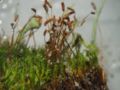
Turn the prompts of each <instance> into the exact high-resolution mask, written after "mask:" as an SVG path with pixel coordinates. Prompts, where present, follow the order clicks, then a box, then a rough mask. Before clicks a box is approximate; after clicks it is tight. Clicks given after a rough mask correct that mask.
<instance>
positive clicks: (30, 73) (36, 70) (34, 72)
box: [0, 0, 106, 90]
mask: <svg viewBox="0 0 120 90" xmlns="http://www.w3.org/2000/svg"><path fill="white" fill-rule="evenodd" d="M92 6H93V9H94V12H93V11H92V12H90V14H95V9H96V7H95V5H94V4H93V3H92ZM43 8H44V9H45V12H46V15H47V16H48V17H47V18H46V20H45V22H43V18H42V16H39V15H36V9H34V8H32V11H33V12H34V13H35V14H34V15H33V16H32V17H31V18H30V19H29V20H28V22H27V23H26V24H25V26H24V27H23V28H22V29H21V30H20V31H19V33H18V35H17V38H16V39H14V30H15V28H16V27H17V24H18V19H19V16H18V15H16V16H15V20H14V23H12V24H11V27H12V29H13V35H12V38H11V40H5V41H2V37H0V90H83V89H84V90H106V88H105V87H104V85H106V80H105V78H104V72H103V70H102V69H101V67H100V66H99V63H98V48H97V47H96V45H95V44H93V43H92V44H86V43H85V41H84V39H83V38H82V36H81V35H80V34H78V33H75V29H76V27H78V26H80V25H83V24H84V22H85V20H86V17H85V18H83V20H82V21H81V22H80V21H79V20H78V19H77V18H76V13H75V10H74V9H73V8H71V7H66V6H65V4H64V2H61V8H62V12H63V13H62V15H61V16H59V17H58V16H55V15H54V14H53V13H52V8H53V7H52V5H51V4H50V3H49V2H48V1H47V0H45V2H44V5H43ZM42 24H44V26H45V28H46V29H45V31H44V34H43V36H44V37H45V46H44V47H40V48H30V47H28V46H27V44H28V42H29V39H30V38H32V37H33V38H34V29H39V28H40V26H41V25H42ZM27 35H28V40H27V41H24V39H25V38H26V36H27ZM46 36H47V37H49V39H48V40H46ZM34 44H35V42H34ZM94 77H96V78H94ZM88 78H89V79H91V80H88ZM97 81H98V83H97ZM90 83H91V84H90ZM98 87H99V89H98ZM90 88H91V89H90Z"/></svg>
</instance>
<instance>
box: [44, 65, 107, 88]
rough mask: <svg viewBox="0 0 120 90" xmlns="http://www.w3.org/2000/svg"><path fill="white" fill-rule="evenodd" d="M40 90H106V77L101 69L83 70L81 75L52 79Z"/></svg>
mask: <svg viewBox="0 0 120 90" xmlns="http://www.w3.org/2000/svg"><path fill="white" fill-rule="evenodd" d="M42 90H108V87H107V83H106V77H105V74H104V71H103V69H102V68H101V67H91V68H87V69H86V70H84V73H83V75H82V76H81V75H79V76H78V75H73V76H72V77H71V76H70V75H68V74H66V79H64V80H61V79H54V80H52V81H50V82H48V83H47V85H46V84H45V86H44V87H43V88H42Z"/></svg>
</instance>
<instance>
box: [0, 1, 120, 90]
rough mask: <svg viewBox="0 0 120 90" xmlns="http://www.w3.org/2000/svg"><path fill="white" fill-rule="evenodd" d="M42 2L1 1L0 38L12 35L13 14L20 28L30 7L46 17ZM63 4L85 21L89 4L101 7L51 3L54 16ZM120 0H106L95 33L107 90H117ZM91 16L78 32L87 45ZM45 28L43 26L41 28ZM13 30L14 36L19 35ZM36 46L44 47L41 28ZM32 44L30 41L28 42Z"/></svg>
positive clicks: (77, 2)
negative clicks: (17, 16) (2, 35)
mask: <svg viewBox="0 0 120 90" xmlns="http://www.w3.org/2000/svg"><path fill="white" fill-rule="evenodd" d="M43 1H44V0H0V35H1V34H4V35H5V38H9V37H11V35H12V29H11V26H10V24H11V23H12V22H13V18H14V16H15V14H16V13H17V14H19V16H20V20H19V26H18V27H17V29H18V30H19V29H21V28H22V27H23V26H24V24H25V23H26V22H27V20H28V19H29V17H30V16H32V15H33V12H32V11H31V8H35V9H36V10H37V14H38V15H41V16H43V17H45V12H44V10H43V8H42V4H43ZM61 1H64V2H65V4H66V5H67V6H71V7H73V8H75V10H76V12H77V17H78V18H80V19H81V18H84V17H85V16H86V15H87V14H88V13H89V12H91V10H92V7H91V2H95V3H96V5H97V7H99V6H100V4H101V0H50V2H51V3H52V4H53V7H54V9H53V13H55V14H56V15H60V12H61V11H60V2H61ZM119 8H120V0H106V3H105V6H104V9H103V11H102V14H101V17H100V21H99V26H100V28H99V30H98V31H97V40H96V41H97V45H98V46H99V48H100V49H101V52H102V54H103V55H104V61H103V64H104V65H103V66H104V68H105V71H106V72H107V79H108V86H109V89H110V90H120V85H119V84H120V41H119V39H120V36H119V35H120V12H119ZM93 20H94V16H93V15H91V16H89V17H88V18H87V22H86V23H85V25H84V26H82V27H80V28H78V29H77V32H79V33H80V34H82V36H83V37H84V38H85V39H86V41H87V42H89V41H90V40H91V33H92V26H93ZM42 28H44V27H42ZM18 30H16V32H15V33H16V34H17V33H18ZM35 35H36V41H37V46H41V45H43V44H44V38H43V29H40V30H38V31H37V33H36V34H35ZM29 45H30V46H32V45H33V43H32V40H31V41H30V43H29Z"/></svg>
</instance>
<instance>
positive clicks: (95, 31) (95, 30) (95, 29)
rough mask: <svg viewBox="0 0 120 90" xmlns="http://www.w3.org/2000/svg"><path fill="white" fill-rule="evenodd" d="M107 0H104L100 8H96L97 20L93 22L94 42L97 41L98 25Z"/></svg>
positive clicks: (92, 41)
mask: <svg viewBox="0 0 120 90" xmlns="http://www.w3.org/2000/svg"><path fill="white" fill-rule="evenodd" d="M105 1H106V0H102V3H101V5H100V8H98V9H97V10H96V17H95V20H94V23H93V31H92V40H91V43H93V44H94V43H95V42H96V35H97V26H98V23H99V18H100V15H101V12H102V10H103V7H104V5H105Z"/></svg>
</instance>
